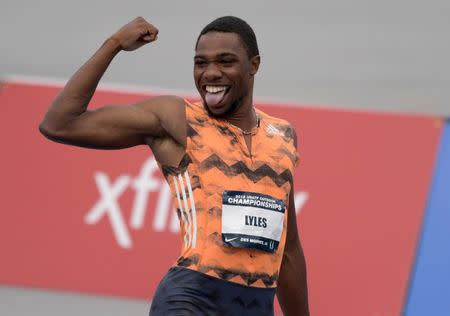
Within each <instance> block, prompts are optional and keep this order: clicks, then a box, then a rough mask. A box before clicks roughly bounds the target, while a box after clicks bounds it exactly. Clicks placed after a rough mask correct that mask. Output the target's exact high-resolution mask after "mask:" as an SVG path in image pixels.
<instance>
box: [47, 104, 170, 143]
mask: <svg viewBox="0 0 450 316" xmlns="http://www.w3.org/2000/svg"><path fill="white" fill-rule="evenodd" d="M169 101H170V100H169ZM169 101H167V98H162V97H156V98H152V99H148V100H144V101H141V102H139V103H136V104H133V105H112V106H104V107H102V108H100V109H97V110H88V111H85V112H84V113H82V114H81V115H78V116H76V117H75V118H73V119H72V120H70V121H69V122H68V123H67V124H65V126H64V128H61V129H59V130H57V131H53V132H52V133H50V134H49V135H47V137H49V138H50V139H52V140H54V141H57V142H61V143H65V144H69V145H75V146H81V147H88V148H98V149H119V148H126V147H132V146H136V145H141V144H144V143H145V142H146V139H147V138H149V137H161V136H164V134H165V130H164V128H163V127H162V124H161V122H160V119H159V116H158V114H157V113H158V111H160V109H159V108H161V107H164V103H167V102H169Z"/></svg>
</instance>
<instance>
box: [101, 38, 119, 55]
mask: <svg viewBox="0 0 450 316" xmlns="http://www.w3.org/2000/svg"><path fill="white" fill-rule="evenodd" d="M103 45H104V46H108V47H109V48H110V49H112V51H113V52H114V54H117V53H119V52H120V51H121V50H122V45H121V44H120V41H119V40H118V39H117V38H115V37H114V36H111V37H109V38H108V39H107V40H106V41H105V42H104V43H103Z"/></svg>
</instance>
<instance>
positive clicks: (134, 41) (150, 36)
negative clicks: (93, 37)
mask: <svg viewBox="0 0 450 316" xmlns="http://www.w3.org/2000/svg"><path fill="white" fill-rule="evenodd" d="M157 38H158V29H157V28H156V27H154V26H153V25H152V24H150V23H148V22H147V21H146V20H145V19H144V18H142V17H137V18H136V19H134V20H133V21H131V22H130V23H128V24H126V25H124V26H123V27H122V28H121V29H120V30H119V31H117V32H116V33H115V34H114V35H112V36H111V39H113V40H115V41H117V42H118V43H119V45H120V48H121V49H122V50H126V51H132V50H135V49H138V48H139V47H141V46H143V45H145V44H148V43H151V42H153V41H155V40H156V39H157Z"/></svg>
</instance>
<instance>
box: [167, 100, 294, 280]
mask: <svg viewBox="0 0 450 316" xmlns="http://www.w3.org/2000/svg"><path fill="white" fill-rule="evenodd" d="M256 111H257V114H258V116H259V126H258V127H255V128H254V129H253V131H252V132H253V135H252V153H251V155H250V154H249V151H248V149H247V146H246V144H245V140H244V137H243V135H242V133H241V132H240V131H239V129H238V128H236V127H235V126H233V125H231V124H229V123H228V122H226V121H225V120H220V119H215V118H212V117H210V116H209V115H208V114H207V112H206V111H205V109H204V108H203V105H202V104H201V103H190V102H187V101H186V123H187V148H186V154H185V155H184V157H183V159H182V161H181V162H180V164H179V166H178V167H169V166H161V169H162V172H163V174H164V177H165V178H166V180H167V182H168V183H169V186H170V188H171V191H172V194H173V196H174V199H175V204H174V205H176V209H177V213H178V217H179V220H180V227H181V230H180V232H181V239H182V240H181V244H182V248H181V255H180V257H179V258H178V260H177V262H176V265H177V266H181V267H185V268H188V269H192V270H196V271H199V272H202V273H205V274H207V275H210V276H213V277H216V278H220V279H223V280H227V281H230V282H235V283H239V284H242V285H247V286H252V287H261V288H266V287H267V288H270V287H276V284H277V280H278V273H279V270H280V266H281V260H282V257H283V251H284V245H285V241H286V227H287V207H288V201H289V193H290V189H291V182H292V175H293V171H294V168H295V166H296V164H297V160H298V155H297V151H296V148H295V132H294V130H293V128H292V126H291V125H290V124H289V123H288V122H286V121H284V120H281V119H277V118H273V117H271V116H269V115H267V114H265V113H263V112H262V111H260V110H256Z"/></svg>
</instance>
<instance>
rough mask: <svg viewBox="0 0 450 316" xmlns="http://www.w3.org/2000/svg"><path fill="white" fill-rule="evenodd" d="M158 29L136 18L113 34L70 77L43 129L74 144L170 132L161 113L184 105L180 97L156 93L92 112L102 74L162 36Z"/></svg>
mask: <svg viewBox="0 0 450 316" xmlns="http://www.w3.org/2000/svg"><path fill="white" fill-rule="evenodd" d="M157 35H158V29H157V28H156V27H154V26H153V25H151V24H150V23H148V22H147V21H146V20H144V19H143V18H140V17H139V18H136V19H134V20H133V21H131V22H130V23H128V24H127V25H125V26H123V27H122V28H121V29H120V30H119V31H117V32H116V33H115V34H114V35H112V36H111V37H110V38H108V39H107V40H106V41H105V42H104V43H103V45H102V46H101V47H100V48H99V49H98V50H97V52H96V53H95V54H94V55H93V56H92V57H91V58H90V59H89V60H88V61H87V62H86V63H85V64H84V65H83V66H82V67H81V68H80V69H79V70H78V71H77V72H76V73H75V74H74V75H73V76H72V77H71V79H70V80H69V81H68V82H67V84H66V86H65V87H64V89H63V90H62V91H61V93H60V94H59V95H58V96H57V97H56V99H55V100H54V101H53V103H52V105H51V106H50V108H49V110H48V112H47V113H46V115H45V117H44V119H43V120H42V122H41V124H40V126H39V129H40V131H41V132H42V133H43V134H44V135H45V136H46V137H48V138H49V139H51V140H54V141H57V142H62V143H67V144H70V145H76V146H83V147H91V148H103V149H115V148H125V147H130V146H135V145H139V144H144V143H145V142H146V138H147V137H159V136H164V135H166V134H167V130H166V129H165V127H164V122H162V120H161V116H164V113H163V112H162V111H171V110H172V109H171V108H172V107H178V108H179V107H182V106H183V100H181V99H180V98H177V97H169V96H167V97H157V98H152V99H149V100H145V101H143V102H140V103H137V104H134V105H128V106H105V107H102V108H100V109H98V110H95V111H89V110H87V107H88V104H89V102H90V100H91V98H92V96H93V94H94V92H95V89H96V87H97V85H98V82H99V81H100V79H101V77H102V76H103V74H104V73H105V71H106V69H107V68H108V66H109V64H110V63H111V61H112V60H113V58H114V57H115V56H116V55H117V54H118V53H119V52H120V51H122V50H125V51H132V50H135V49H137V48H139V47H141V46H143V45H145V44H147V43H150V42H152V41H155V40H156V39H157Z"/></svg>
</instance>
